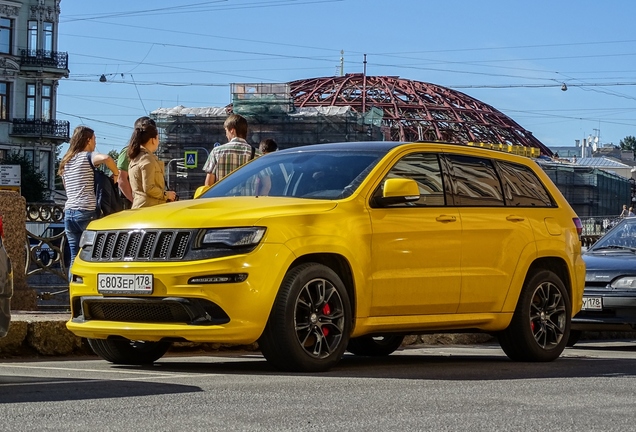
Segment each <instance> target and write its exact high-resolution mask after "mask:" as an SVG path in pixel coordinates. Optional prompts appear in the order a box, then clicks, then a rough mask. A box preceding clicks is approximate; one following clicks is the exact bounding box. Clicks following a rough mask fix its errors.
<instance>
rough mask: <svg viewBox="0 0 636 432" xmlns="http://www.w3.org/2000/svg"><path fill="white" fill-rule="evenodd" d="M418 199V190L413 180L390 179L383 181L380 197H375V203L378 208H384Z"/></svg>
mask: <svg viewBox="0 0 636 432" xmlns="http://www.w3.org/2000/svg"><path fill="white" fill-rule="evenodd" d="M419 199H420V188H419V187H418V186H417V183H416V182H415V180H412V179H402V178H390V179H386V180H385V181H384V186H383V187H382V196H381V197H377V198H376V199H375V202H376V204H377V205H378V206H380V207H384V206H387V205H391V204H403V203H407V202H414V201H418V200H419Z"/></svg>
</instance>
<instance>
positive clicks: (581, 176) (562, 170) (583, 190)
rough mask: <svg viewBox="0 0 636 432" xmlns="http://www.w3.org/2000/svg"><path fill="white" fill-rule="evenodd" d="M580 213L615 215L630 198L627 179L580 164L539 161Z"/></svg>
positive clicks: (579, 214) (585, 214)
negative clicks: (542, 162) (544, 162)
mask: <svg viewBox="0 0 636 432" xmlns="http://www.w3.org/2000/svg"><path fill="white" fill-rule="evenodd" d="M542 168H543V170H544V171H545V172H546V173H547V174H548V177H550V179H551V180H552V181H553V182H554V184H555V185H556V186H557V187H558V188H559V190H560V191H561V193H562V194H563V196H564V197H565V199H566V200H567V201H568V202H569V203H570V205H571V206H572V208H573V209H574V211H575V212H576V213H577V215H578V216H579V217H589V216H616V215H617V214H619V213H620V210H621V208H622V206H623V204H628V203H630V202H631V185H630V183H629V180H628V179H626V178H624V177H621V176H619V175H616V174H612V173H610V172H607V171H603V170H600V169H598V168H590V167H583V166H573V165H564V164H542Z"/></svg>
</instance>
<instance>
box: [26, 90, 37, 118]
mask: <svg viewBox="0 0 636 432" xmlns="http://www.w3.org/2000/svg"><path fill="white" fill-rule="evenodd" d="M26 118H27V119H29V120H33V119H34V118H35V84H27V86H26Z"/></svg>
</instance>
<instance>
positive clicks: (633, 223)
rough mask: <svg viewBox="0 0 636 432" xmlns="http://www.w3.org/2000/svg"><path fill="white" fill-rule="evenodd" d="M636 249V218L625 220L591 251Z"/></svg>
mask: <svg viewBox="0 0 636 432" xmlns="http://www.w3.org/2000/svg"><path fill="white" fill-rule="evenodd" d="M634 248H636V218H629V219H623V220H622V221H621V222H620V223H619V224H618V225H616V226H615V227H614V228H612V229H611V230H610V231H608V233H607V234H605V235H604V236H603V237H601V238H600V239H599V241H597V242H596V244H594V246H592V248H591V249H590V250H602V249H605V250H607V249H630V250H632V249H634Z"/></svg>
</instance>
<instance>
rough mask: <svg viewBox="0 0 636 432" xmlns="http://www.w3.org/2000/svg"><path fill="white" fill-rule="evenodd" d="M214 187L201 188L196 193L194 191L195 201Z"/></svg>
mask: <svg viewBox="0 0 636 432" xmlns="http://www.w3.org/2000/svg"><path fill="white" fill-rule="evenodd" d="M211 187H212V186H199V187H198V188H197V190H196V191H194V199H197V198H199V197H200V196H201V195H203V194H204V193H206V192H207V191H208V189H210V188H211Z"/></svg>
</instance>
